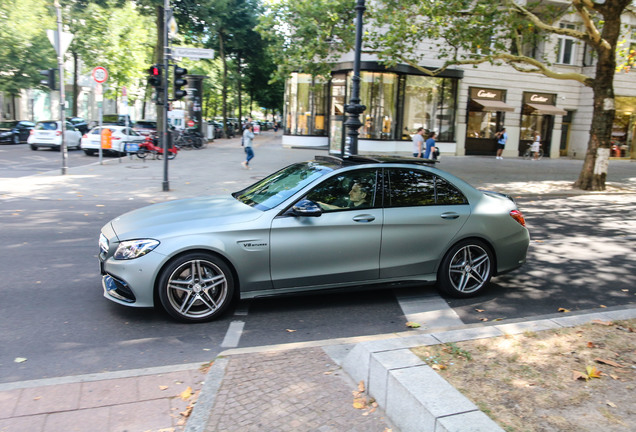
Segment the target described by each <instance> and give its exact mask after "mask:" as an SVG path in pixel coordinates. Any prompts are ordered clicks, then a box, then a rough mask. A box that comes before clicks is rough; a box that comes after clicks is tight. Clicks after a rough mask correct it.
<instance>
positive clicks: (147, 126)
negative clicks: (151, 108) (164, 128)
mask: <svg viewBox="0 0 636 432" xmlns="http://www.w3.org/2000/svg"><path fill="white" fill-rule="evenodd" d="M133 130H135V131H136V132H137V133H139V134H140V135H143V136H148V135H154V134H156V133H157V122H156V121H154V120H139V121H138V122H137V123H135V127H133Z"/></svg>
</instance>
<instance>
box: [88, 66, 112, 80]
mask: <svg viewBox="0 0 636 432" xmlns="http://www.w3.org/2000/svg"><path fill="white" fill-rule="evenodd" d="M92 75H93V79H94V80H95V82H96V83H98V84H103V83H105V82H106V80H107V79H108V71H107V70H106V68H103V67H101V66H97V67H96V68H95V69H93V73H92Z"/></svg>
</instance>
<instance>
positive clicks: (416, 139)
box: [413, 127, 424, 158]
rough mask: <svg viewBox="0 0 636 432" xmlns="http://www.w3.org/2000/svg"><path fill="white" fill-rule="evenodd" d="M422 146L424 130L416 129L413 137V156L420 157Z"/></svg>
mask: <svg viewBox="0 0 636 432" xmlns="http://www.w3.org/2000/svg"><path fill="white" fill-rule="evenodd" d="M423 146H424V128H423V127H419V128H417V132H415V135H413V156H414V157H416V158H421V157H422V147H423Z"/></svg>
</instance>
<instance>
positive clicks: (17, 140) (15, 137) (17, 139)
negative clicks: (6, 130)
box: [13, 134, 20, 144]
mask: <svg viewBox="0 0 636 432" xmlns="http://www.w3.org/2000/svg"><path fill="white" fill-rule="evenodd" d="M13 144H20V135H18V134H13Z"/></svg>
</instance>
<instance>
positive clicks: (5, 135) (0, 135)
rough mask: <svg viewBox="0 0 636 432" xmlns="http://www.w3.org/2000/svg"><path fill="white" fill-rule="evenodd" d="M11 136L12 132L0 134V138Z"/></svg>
mask: <svg viewBox="0 0 636 432" xmlns="http://www.w3.org/2000/svg"><path fill="white" fill-rule="evenodd" d="M11 135H13V133H12V132H0V137H8V136H11Z"/></svg>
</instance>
